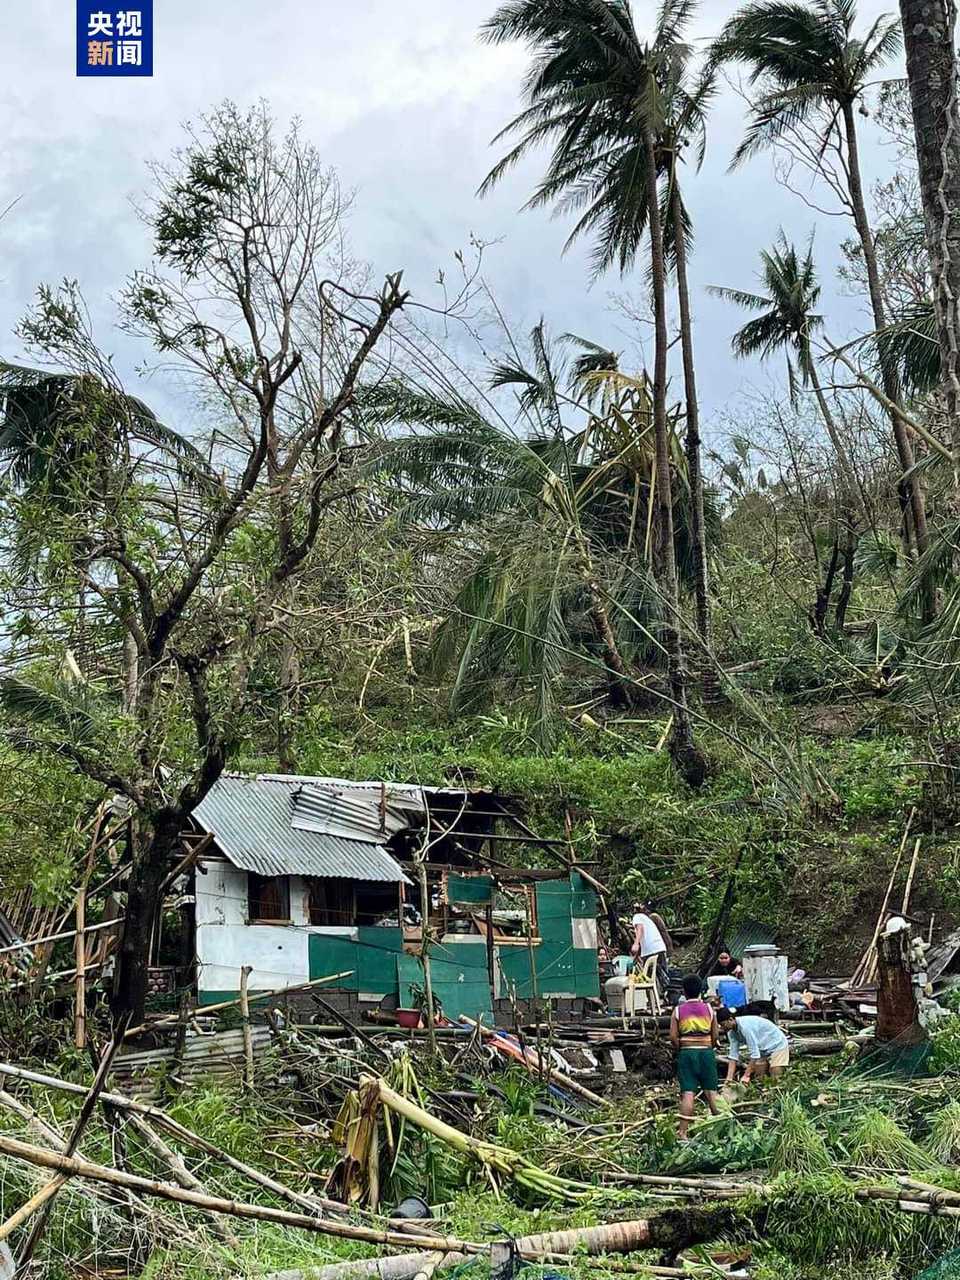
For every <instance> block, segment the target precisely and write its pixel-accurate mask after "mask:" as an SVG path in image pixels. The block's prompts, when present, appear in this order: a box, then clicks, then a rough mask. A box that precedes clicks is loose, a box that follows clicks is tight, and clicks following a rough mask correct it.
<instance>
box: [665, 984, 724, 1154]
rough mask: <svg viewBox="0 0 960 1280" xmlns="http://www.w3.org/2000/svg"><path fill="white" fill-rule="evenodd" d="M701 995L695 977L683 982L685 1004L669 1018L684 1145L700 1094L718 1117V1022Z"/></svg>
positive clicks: (681, 1137)
mask: <svg viewBox="0 0 960 1280" xmlns="http://www.w3.org/2000/svg"><path fill="white" fill-rule="evenodd" d="M702 995H703V982H702V980H701V979H700V978H699V977H697V975H696V974H690V975H689V976H688V977H686V978H684V980H683V1000H682V1001H681V1002H680V1004H678V1005H677V1007H676V1008H675V1009H674V1011H673V1014H672V1016H671V1018H670V1043H671V1044H672V1045H673V1047H674V1048H675V1049H676V1050H677V1080H678V1081H679V1083H680V1124H679V1129H678V1131H679V1134H680V1141H681V1142H683V1141H685V1140H686V1137H687V1130H688V1129H689V1128H690V1121H691V1120H692V1119H693V1113H694V1109H695V1107H696V1099H697V1094H698V1093H699V1092H700V1091H701V1090H702V1091H703V1096H704V1098H705V1099H706V1102H707V1106H708V1107H709V1108H710V1111H711V1113H712V1114H713V1115H716V1114H717V1089H718V1086H719V1080H718V1076H717V1055H716V1052H715V1050H716V1045H717V1018H716V1014H715V1013H714V1011H713V1010H712V1009H711V1007H710V1006H709V1005H708V1004H707V1002H706V1001H705V1000H703V999H702V998H701V997H702Z"/></svg>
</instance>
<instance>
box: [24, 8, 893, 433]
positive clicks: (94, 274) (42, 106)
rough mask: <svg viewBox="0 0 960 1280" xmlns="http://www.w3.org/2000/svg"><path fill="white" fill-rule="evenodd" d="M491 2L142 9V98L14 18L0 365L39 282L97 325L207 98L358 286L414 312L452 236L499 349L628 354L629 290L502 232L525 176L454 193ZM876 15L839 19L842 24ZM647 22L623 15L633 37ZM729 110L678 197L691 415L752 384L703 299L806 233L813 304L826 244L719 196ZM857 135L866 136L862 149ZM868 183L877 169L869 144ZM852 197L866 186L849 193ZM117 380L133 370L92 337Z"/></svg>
mask: <svg viewBox="0 0 960 1280" xmlns="http://www.w3.org/2000/svg"><path fill="white" fill-rule="evenodd" d="M493 7H494V5H493V0H490V2H489V3H488V2H485V0H355V2H354V3H353V4H351V5H349V6H344V5H342V4H336V5H335V4H333V3H331V0H313V3H309V2H307V0H272V2H271V3H269V4H268V3H264V2H263V0H157V2H156V5H155V9H156V19H155V25H156V38H155V75H154V78H153V79H152V80H147V79H132V80H120V79H117V80H103V81H101V80H90V79H77V78H76V77H75V75H74V30H73V14H72V10H71V8H70V7H68V6H66V5H64V3H63V0H32V3H31V4H30V5H29V6H20V8H19V11H18V20H17V22H16V23H13V22H11V23H8V24H7V25H6V28H5V45H4V51H3V71H4V75H3V89H2V90H0V106H2V111H3V117H4V121H5V131H6V146H5V147H4V149H3V151H2V152H0V208H2V207H3V206H4V205H5V204H6V203H7V202H8V201H9V200H11V199H13V198H15V197H20V199H19V202H18V204H17V205H16V207H15V208H14V209H13V210H12V211H11V212H10V213H9V214H8V215H7V218H6V219H5V221H4V222H3V223H0V283H2V293H0V350H2V351H4V352H5V353H7V354H10V353H11V351H12V349H13V346H14V345H15V344H13V343H12V342H11V341H8V339H7V335H8V334H9V332H10V330H11V328H12V325H13V323H14V322H15V320H16V319H17V318H18V317H19V316H20V315H21V314H22V313H23V311H24V309H25V307H26V305H27V304H28V302H29V299H30V296H31V293H32V290H33V288H34V286H35V285H36V284H37V282H39V281H40V280H54V281H55V280H57V279H59V278H61V277H63V276H71V277H72V276H76V277H79V278H80V280H81V282H82V284H83V285H84V287H85V290H86V292H87V294H88V296H89V298H90V301H91V303H92V305H93V308H94V311H95V314H96V315H97V316H98V318H100V319H102V320H103V322H104V323H105V324H106V323H108V322H109V318H110V315H111V311H110V306H109V298H110V295H111V293H113V292H115V291H116V290H117V289H118V288H119V287H120V285H121V283H122V281H123V278H124V277H125V275H126V274H127V272H129V271H130V270H131V269H133V268H134V267H135V266H137V265H139V264H140V263H142V262H143V260H144V258H145V256H146V254H147V252H148V250H149V243H148V239H147V236H146V233H145V230H144V228H142V227H141V226H140V224H139V223H138V222H137V220H136V217H135V214H134V212H133V209H132V207H131V203H130V201H131V198H132V197H134V196H136V195H139V194H140V193H141V192H142V191H143V190H144V189H145V188H146V187H147V185H148V181H149V179H148V174H147V170H146V161H147V160H149V159H152V158H153V159H155V158H162V157H163V156H164V155H166V154H167V153H168V152H169V151H170V150H171V149H172V148H173V147H174V146H175V145H176V144H177V142H178V140H179V138H180V125H181V122H182V121H183V120H185V119H187V118H190V117H194V116H196V115H197V114H198V113H200V112H201V111H203V110H204V109H206V108H208V107H210V106H212V105H214V104H215V103H216V102H218V101H219V100H220V99H222V98H224V97H227V96H229V97H232V98H234V99H235V100H237V101H238V102H240V103H242V104H246V103H249V102H251V101H253V100H255V99H256V98H259V97H264V98H266V99H267V100H268V101H269V102H270V104H271V106H272V108H273V110H274V113H275V115H277V117H278V118H280V119H281V120H284V119H286V118H288V117H290V116H291V115H298V116H300V117H301V119H302V121H303V127H304V131H305V133H306V134H307V136H308V137H310V139H311V140H312V141H314V142H315V143H316V144H317V146H318V148H319V149H320V151H321V153H322V154H323V155H324V157H325V158H326V159H327V160H329V161H330V162H331V163H333V164H335V165H336V167H337V169H338V170H339V172H340V175H341V178H342V180H343V183H344V185H345V186H347V187H355V188H356V189H357V201H356V205H355V213H354V217H353V230H352V240H353V246H354V249H355V251H356V253H357V254H359V255H360V256H362V257H364V258H365V259H367V260H369V261H370V262H371V263H372V264H373V266H374V267H375V269H376V270H377V271H378V272H385V271H388V270H395V269H397V268H399V267H405V268H406V270H407V276H408V280H409V282H410V283H411V284H412V285H413V287H414V288H415V289H416V290H417V291H425V290H428V289H429V287H430V282H431V281H432V279H433V278H434V276H435V274H436V269H437V267H439V266H441V265H444V264H445V265H447V266H449V265H450V263H451V261H452V253H453V251H454V250H456V249H457V248H460V247H462V246H465V245H466V243H467V239H468V236H469V233H470V232H476V233H477V234H479V235H481V236H482V237H484V238H487V239H501V238H502V243H500V244H499V245H497V246H496V247H495V248H494V249H492V250H491V251H490V254H489V259H488V268H489V269H488V275H489V278H490V280H491V283H492V284H493V285H494V286H495V288H496V289H497V291H498V293H499V295H500V296H501V298H502V300H503V302H504V304H505V307H506V309H507V311H508V313H509V314H510V315H511V317H512V318H513V319H514V320H515V321H516V322H517V325H518V327H525V326H528V325H529V324H532V323H533V322H534V321H535V320H536V319H537V318H538V317H539V316H540V314H541V313H543V314H545V315H546V316H547V319H548V321H549V322H550V323H551V324H552V325H553V326H554V327H555V328H556V329H558V330H573V331H575V332H579V333H586V334H590V335H591V336H594V337H596V338H597V339H598V340H599V341H604V342H608V343H610V344H612V345H615V346H617V347H620V348H622V347H624V346H626V345H627V342H628V339H629V338H631V337H632V336H633V335H632V334H629V333H627V332H625V328H626V326H625V323H624V321H623V320H622V319H621V318H619V317H616V316H614V315H612V314H611V313H610V310H609V305H608V297H609V294H610V293H611V292H612V291H621V290H624V289H629V288H632V289H633V290H634V291H639V289H640V287H641V285H640V281H639V279H637V280H635V281H633V282H632V284H631V282H626V283H625V284H622V283H621V282H620V281H619V280H618V279H617V278H616V277H615V276H611V277H609V278H607V279H605V280H603V281H602V282H600V283H599V284H596V285H593V286H592V287H591V286H590V285H589V280H588V264H587V248H588V247H587V246H585V247H584V248H583V249H577V250H575V251H574V252H572V253H570V254H568V255H567V256H566V257H561V248H562V245H563V242H564V239H565V235H566V229H565V227H564V224H563V223H558V222H554V221H551V219H550V218H549V215H548V214H547V213H546V212H542V211H538V212H532V213H531V212H528V213H522V214H521V213H519V212H518V210H519V208H520V206H521V205H522V204H523V202H524V200H525V198H526V196H527V195H528V194H529V191H530V190H531V187H532V185H533V183H534V182H535V180H536V178H537V176H538V174H539V172H540V167H541V166H540V162H539V161H538V160H537V159H532V160H530V161H528V162H526V163H525V164H524V165H523V166H521V167H520V168H519V169H518V170H517V171H516V173H514V174H512V175H511V176H510V178H509V179H508V181H506V182H505V183H504V184H503V185H502V187H501V188H500V189H498V190H497V191H496V192H494V194H493V195H492V196H491V197H490V198H488V199H486V200H484V201H479V200H478V199H477V198H476V196H475V191H476V188H477V186H478V184H479V182H480V181H481V179H482V178H483V176H484V174H485V173H486V171H487V169H488V168H489V166H490V165H491V163H492V162H493V161H494V159H496V157H497V152H496V151H495V150H493V149H491V148H490V146H489V142H490V139H491V137H492V136H493V134H494V133H495V132H496V131H497V130H498V129H499V128H501V127H502V126H503V124H505V123H506V121H507V120H508V119H509V118H510V117H511V115H512V114H514V113H515V111H516V110H517V109H518V106H519V97H518V95H519V89H520V81H521V77H522V74H523V70H524V67H525V65H526V55H525V53H524V51H523V50H522V49H521V48H519V47H516V46H512V47H498V48H494V47H491V46H489V45H485V44H483V43H482V42H480V40H479V39H478V36H477V32H478V29H479V26H480V24H481V22H482V21H483V20H484V19H485V18H486V17H488V16H489V14H490V12H491V11H492V9H493ZM734 7H735V5H734V3H733V0H705V3H704V5H703V9H702V13H701V17H700V18H699V20H698V26H697V30H696V32H695V34H696V35H698V36H705V35H708V34H710V33H711V32H712V31H714V30H715V29H716V28H717V27H718V26H719V25H720V23H721V22H722V20H723V19H724V18H725V17H726V16H727V15H728V14H729V13H730V12H732V11H733V9H734ZM892 7H895V6H894V5H893V0H887V3H884V2H883V0H861V4H860V10H861V23H862V24H863V25H865V24H866V23H867V22H868V21H872V20H873V19H874V18H875V17H876V16H878V15H879V14H880V13H882V12H885V11H886V10H887V9H889V8H892ZM652 8H653V4H652V0H635V9H636V12H637V14H638V18H639V19H642V16H643V14H644V12H645V11H647V10H652ZM740 111H741V108H740V104H739V102H738V100H737V99H736V97H735V96H733V95H726V96H724V97H723V99H722V100H721V101H720V103H719V104H718V107H717V110H716V112H715V114H714V119H713V121H712V125H711V137H710V150H709V153H708V160H707V163H706V165H705V167H704V171H703V173H702V174H701V175H700V176H699V177H698V178H697V179H695V180H690V181H689V183H688V199H689V202H690V204H691V207H692V210H693V213H694V217H695V220H696V227H697V246H696V255H695V259H694V263H693V276H694V282H695V285H696V286H697V292H696V299H695V305H696V314H697V320H698V334H697V337H698V351H699V359H700V364H701V383H702V386H703V397H704V401H705V404H706V407H707V409H708V410H710V409H716V408H718V407H719V406H721V405H722V404H723V403H724V402H725V401H726V400H727V399H728V398H729V397H730V396H731V395H732V394H733V393H734V392H735V391H736V389H737V388H738V386H740V385H741V383H742V381H743V380H745V379H746V380H749V379H754V378H755V377H756V374H757V371H756V369H744V368H742V367H739V366H736V365H735V364H734V363H733V361H732V359H731V357H730V355H729V346H728V343H729V336H730V333H731V332H732V330H733V327H734V325H735V323H736V320H737V318H738V317H736V316H734V315H733V314H732V313H731V312H730V310H729V309H728V308H726V307H725V306H724V305H723V304H721V303H718V302H716V301H715V300H712V299H709V298H708V297H707V296H706V295H705V293H704V292H703V287H704V286H705V285H706V284H710V283H722V284H740V285H749V284H750V283H751V282H752V280H753V278H754V273H755V270H756V263H757V253H758V250H759V248H760V247H761V246H763V245H765V244H767V243H769V242H770V240H771V239H772V237H773V236H774V235H775V234H776V231H777V229H778V228H779V227H780V226H781V225H782V226H783V227H784V228H785V229H786V230H787V232H788V234H790V235H792V236H793V237H794V238H797V239H801V238H804V237H805V236H806V235H807V234H808V232H809V230H810V229H811V227H812V226H813V225H814V224H815V223H816V224H817V228H818V230H817V248H818V255H819V256H820V259H821V263H822V271H823V274H824V276H825V284H827V289H826V292H827V294H828V295H829V294H830V286H829V279H830V277H832V276H833V274H834V269H835V265H836V261H837V245H838V242H839V240H840V239H841V238H842V237H843V236H845V235H847V234H848V228H847V226H846V224H845V223H839V224H838V223H837V222H835V221H834V220H831V219H828V218H819V219H818V218H817V217H816V216H815V215H814V214H812V213H811V212H810V211H809V210H808V209H806V208H805V207H804V206H803V204H802V203H801V202H800V201H799V200H798V199H797V198H796V197H794V196H792V195H791V194H790V193H788V192H786V191H785V190H784V189H783V188H781V187H779V186H778V185H777V184H776V183H775V182H774V180H773V177H772V170H771V164H770V161H769V159H766V158H761V159H759V160H757V161H755V162H753V163H752V164H751V165H750V166H749V167H748V168H747V169H745V170H744V171H742V172H740V173H738V174H736V175H734V176H730V175H728V174H727V172H726V166H727V163H728V158H729V156H730V154H731V152H732V150H733V147H734V146H735V144H736V140H737V138H738V136H739V129H740V118H739V117H740ZM868 132H869V130H868ZM865 155H866V161H867V164H868V166H870V165H876V166H878V167H879V165H880V164H881V163H885V160H884V158H883V157H882V156H881V155H880V154H879V153H878V151H877V149H876V148H875V147H871V145H870V143H869V140H868V142H867V146H866V148H865ZM871 176H873V175H872V174H869V173H868V178H869V177H871ZM827 305H828V306H830V307H831V308H833V310H834V311H835V313H836V315H837V317H838V319H837V321H836V324H835V331H836V332H837V335H838V336H843V334H844V333H845V332H846V331H847V330H849V329H850V327H851V326H852V325H853V324H855V323H856V321H857V318H858V305H857V303H856V302H855V301H854V300H851V299H843V298H839V297H837V296H836V290H835V288H834V296H832V297H829V296H828V299H827ZM111 341H112V342H113V344H114V345H115V346H116V348H117V350H118V358H119V362H120V364H121V366H122V367H123V366H126V367H129V366H131V365H132V362H133V359H134V352H133V350H132V349H131V348H130V346H129V344H128V343H126V342H125V341H124V340H123V339H122V338H121V337H120V336H119V335H116V334H110V333H107V334H106V335H105V342H106V345H108V346H109V345H110V344H111Z"/></svg>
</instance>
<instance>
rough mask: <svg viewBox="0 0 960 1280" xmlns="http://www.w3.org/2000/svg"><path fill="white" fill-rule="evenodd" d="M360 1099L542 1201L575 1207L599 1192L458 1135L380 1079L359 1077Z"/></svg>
mask: <svg viewBox="0 0 960 1280" xmlns="http://www.w3.org/2000/svg"><path fill="white" fill-rule="evenodd" d="M359 1096H360V1098H361V1100H363V1102H364V1103H368V1102H369V1099H370V1098H371V1097H372V1096H377V1097H379V1100H380V1102H381V1103H382V1104H383V1105H384V1106H385V1107H389V1108H390V1110H391V1111H394V1112H396V1114H397V1115H399V1116H401V1117H402V1118H403V1119H404V1120H407V1121H409V1122H410V1123H411V1124H415V1125H417V1126H418V1128H420V1129H424V1130H425V1131H426V1132H427V1133H432V1134H433V1136H434V1137H435V1138H439V1139H440V1141H441V1142H444V1143H446V1145H447V1146H448V1147H452V1148H453V1150H454V1151H459V1152H460V1153H461V1154H462V1155H465V1156H469V1157H470V1158H472V1159H473V1160H475V1161H477V1163H478V1164H480V1165H481V1166H482V1167H483V1168H484V1169H485V1170H486V1171H487V1172H488V1173H489V1174H490V1175H500V1176H501V1177H507V1178H511V1179H512V1180H513V1181H514V1182H516V1183H517V1184H518V1185H519V1186H522V1187H525V1188H526V1189H527V1190H528V1191H532V1192H534V1193H535V1194H537V1195H540V1196H543V1197H544V1198H545V1199H548V1200H563V1201H568V1202H572V1203H575V1202H577V1201H580V1200H586V1199H590V1198H592V1197H596V1195H597V1192H598V1188H597V1187H595V1186H593V1185H591V1184H590V1183H586V1182H574V1181H573V1180H572V1179H570V1178H561V1177H559V1176H558V1175H557V1174H554V1173H548V1172H547V1171H546V1170H545V1169H540V1168H538V1167H537V1166H536V1165H534V1164H531V1163H530V1162H529V1160H527V1159H526V1157H525V1156H522V1155H521V1154H520V1153H519V1152H517V1151H513V1150H511V1148H510V1147H501V1146H499V1145H498V1144H496V1143H493V1142H483V1141H482V1140H481V1139H479V1138H473V1137H471V1136H470V1135H469V1134H466V1133H461V1131H460V1130H459V1129H455V1128H454V1127H453V1125H452V1124H447V1123H446V1121H444V1120H438V1119H437V1117H436V1116H433V1115H431V1114H430V1112H429V1111H425V1110H424V1108H423V1107H420V1106H418V1105H417V1104H416V1103H415V1102H412V1101H411V1100H410V1099H409V1098H405V1097H403V1096H402V1095H401V1094H399V1093H397V1092H396V1091H395V1090H393V1089H391V1088H390V1086H389V1085H388V1084H387V1082H386V1081H385V1080H383V1079H381V1078H380V1077H379V1076H362V1077H361V1080H360V1095H359Z"/></svg>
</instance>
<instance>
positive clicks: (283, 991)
mask: <svg viewBox="0 0 960 1280" xmlns="http://www.w3.org/2000/svg"><path fill="white" fill-rule="evenodd" d="M353 972H354V971H353V969H345V970H344V971H343V973H331V974H329V975H328V976H327V977H326V978H311V979H310V981H309V982H298V983H296V985H295V986H292V987H277V988H276V990H274V991H261V992H260V993H259V994H254V995H252V996H251V997H250V1003H251V1004H259V1003H260V1002H261V1001H262V1000H275V999H276V998H277V997H278V996H286V995H292V994H293V992H294V991H308V990H309V989H310V988H311V987H319V986H322V985H323V984H324V983H327V982H337V981H338V980H339V979H340V978H352V977H353ZM239 1003H240V997H239V996H237V997H236V998H235V999H233V1000H221V1001H220V1003H219V1004H205V1005H199V1006H198V1007H197V1010H196V1012H197V1013H200V1014H203V1015H204V1016H206V1015H207V1014H208V1013H220V1012H221V1010H223V1009H235V1008H236V1007H237V1005H238V1004H239ZM179 1016H180V1015H179V1013H176V1014H171V1015H169V1016H168V1017H165V1018H158V1019H157V1021H156V1022H141V1024H140V1025H139V1026H138V1027H131V1028H130V1030H129V1031H128V1032H127V1036H128V1037H130V1036H136V1035H140V1034H141V1033H142V1032H144V1031H157V1030H160V1029H161V1028H163V1027H170V1026H173V1025H174V1024H175V1023H176V1022H177V1021H178V1019H179Z"/></svg>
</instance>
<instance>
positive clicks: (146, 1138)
mask: <svg viewBox="0 0 960 1280" xmlns="http://www.w3.org/2000/svg"><path fill="white" fill-rule="evenodd" d="M127 1123H128V1124H129V1125H130V1127H131V1129H133V1131H134V1133H136V1134H137V1136H138V1137H139V1138H140V1139H141V1140H142V1141H143V1143H144V1144H145V1145H146V1146H148V1147H149V1148H150V1150H151V1151H152V1152H153V1153H154V1155H155V1156H157V1158H158V1159H159V1160H161V1161H162V1162H163V1163H164V1164H165V1165H166V1166H167V1168H168V1169H169V1170H170V1172H171V1174H172V1175H173V1178H174V1181H175V1182H177V1183H179V1185H180V1186H181V1187H185V1188H186V1189H187V1190H188V1191H199V1192H200V1193H201V1194H206V1188H205V1187H204V1185H203V1183H202V1182H201V1181H200V1179H199V1178H198V1177H196V1176H195V1175H194V1174H192V1173H191V1172H190V1170H189V1169H188V1168H187V1166H186V1163H185V1162H184V1159H183V1157H182V1156H181V1155H180V1154H179V1152H177V1151H174V1149H173V1147H170V1146H168V1145H167V1144H166V1143H165V1142H164V1140H163V1139H162V1138H161V1137H160V1135H159V1134H158V1133H154V1131H153V1130H152V1129H151V1128H150V1126H149V1125H148V1124H147V1122H146V1120H144V1119H142V1118H141V1117H140V1116H136V1115H129V1116H127ZM213 1229H214V1231H216V1233H217V1235H218V1236H219V1237H220V1239H221V1240H222V1241H223V1242H224V1244H228V1245H230V1246H231V1247H233V1248H237V1247H238V1245H239V1241H238V1240H237V1237H236V1236H235V1235H234V1234H233V1232H232V1231H231V1230H230V1228H229V1227H227V1226H226V1225H225V1223H224V1222H223V1220H222V1218H219V1217H217V1218H215V1219H214V1221H213Z"/></svg>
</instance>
